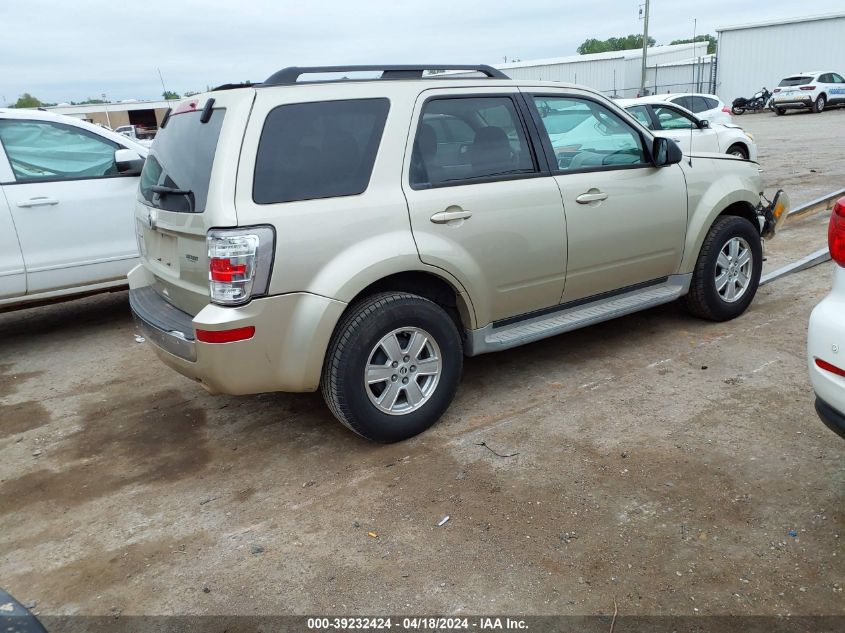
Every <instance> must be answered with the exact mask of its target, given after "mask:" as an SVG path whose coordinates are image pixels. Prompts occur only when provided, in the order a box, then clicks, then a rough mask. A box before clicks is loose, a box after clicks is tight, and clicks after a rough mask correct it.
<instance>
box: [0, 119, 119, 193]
mask: <svg viewBox="0 0 845 633" xmlns="http://www.w3.org/2000/svg"><path fill="white" fill-rule="evenodd" d="M0 142H2V144H3V147H4V148H5V150H6V155H7V156H8V158H9V163H11V165H12V171H13V172H14V174H15V179H16V180H17V181H18V182H35V181H39V180H71V179H78V178H101V177H103V176H114V175H116V174H117V164H116V163H115V160H114V152H115V150H116V149H120V146H119V145H118V144H117V143H115V142H113V141H110V140H108V139H106V138H103V137H101V136H97V135H96V134H94V133H92V132H89V131H88V130H83V129H81V128H78V127H74V126H72V125H64V124H61V123H53V122H49V121H24V120H16V119H7V120H0Z"/></svg>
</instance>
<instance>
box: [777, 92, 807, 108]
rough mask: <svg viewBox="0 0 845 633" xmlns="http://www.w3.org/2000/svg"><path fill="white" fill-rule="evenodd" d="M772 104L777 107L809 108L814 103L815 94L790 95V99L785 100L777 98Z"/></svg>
mask: <svg viewBox="0 0 845 633" xmlns="http://www.w3.org/2000/svg"><path fill="white" fill-rule="evenodd" d="M772 105H773V106H774V107H776V108H787V109H792V108H809V107H811V106H812V105H813V96H812V95H809V94H808V95H807V96H806V97H805V96H801V97H790V98H789V99H785V100H784V101H778V100H777V99H775V100H774V101H772Z"/></svg>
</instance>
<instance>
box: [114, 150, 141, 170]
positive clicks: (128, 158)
mask: <svg viewBox="0 0 845 633" xmlns="http://www.w3.org/2000/svg"><path fill="white" fill-rule="evenodd" d="M114 162H115V164H116V165H117V173H119V174H120V175H121V176H137V175H138V174H140V173H141V170H142V169H143V168H144V159H143V157H141V155H140V154H138V152H136V151H134V150H131V149H118V150H115V152H114Z"/></svg>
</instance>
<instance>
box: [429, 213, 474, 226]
mask: <svg viewBox="0 0 845 633" xmlns="http://www.w3.org/2000/svg"><path fill="white" fill-rule="evenodd" d="M471 217H472V211H467V210H466V209H460V210H459V211H441V212H440V213H435V214H434V215H433V216H431V221H432V222H434V223H435V224H446V223H448V222H451V221H452V220H467V219H469V218H471Z"/></svg>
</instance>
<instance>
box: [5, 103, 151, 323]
mask: <svg viewBox="0 0 845 633" xmlns="http://www.w3.org/2000/svg"><path fill="white" fill-rule="evenodd" d="M147 151H148V150H147V148H146V147H144V146H142V145H139V144H138V143H137V142H135V141H133V140H132V139H130V138H127V137H125V136H123V135H122V134H117V133H115V132H112V131H111V130H107V129H105V128H102V127H98V126H96V125H91V124H90V123H86V122H85V121H81V120H79V119H74V118H71V117H66V116H60V115H56V114H51V113H49V112H40V111H38V110H18V109H9V110H6V109H0V310H3V309H6V308H12V307H20V306H25V305H33V304H35V303H37V302H42V301H48V300H49V301H52V300H55V299H57V298H60V297H70V296H73V295H80V294H89V293H92V292H99V291H104V290H110V289H114V288H118V287H124V286H125V285H126V273H127V272H128V271H129V269H130V268H132V266H134V265H135V263H136V262H137V260H138V249H137V246H136V241H135V231H134V227H133V221H132V206H133V201H134V199H135V195H136V192H137V189H138V176H139V174H140V173H141V169H142V167H143V164H144V159H145V157H146V156H147Z"/></svg>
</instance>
